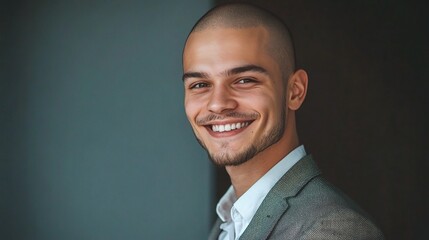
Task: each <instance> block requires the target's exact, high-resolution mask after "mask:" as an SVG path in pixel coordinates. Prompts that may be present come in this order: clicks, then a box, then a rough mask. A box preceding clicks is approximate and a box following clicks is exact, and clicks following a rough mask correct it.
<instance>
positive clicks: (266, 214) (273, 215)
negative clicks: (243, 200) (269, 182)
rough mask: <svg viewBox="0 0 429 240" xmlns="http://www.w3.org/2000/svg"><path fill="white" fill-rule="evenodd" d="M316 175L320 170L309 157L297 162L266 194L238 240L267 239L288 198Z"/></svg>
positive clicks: (286, 205) (287, 206) (284, 210)
mask: <svg viewBox="0 0 429 240" xmlns="http://www.w3.org/2000/svg"><path fill="white" fill-rule="evenodd" d="M318 175H320V170H319V169H318V168H317V166H316V163H315V162H314V161H313V159H312V157H311V155H307V156H305V157H304V158H302V159H301V160H300V161H298V162H297V163H296V164H295V165H294V166H293V167H292V168H291V169H289V171H288V172H287V173H286V174H285V175H283V177H282V178H280V180H279V181H278V182H277V183H276V184H275V185H274V187H273V188H272V189H271V190H270V192H269V193H268V194H267V196H266V197H265V199H264V201H262V203H261V206H259V208H258V210H257V211H256V213H255V216H253V218H252V220H251V221H250V224H249V226H248V227H247V228H246V230H245V231H244V233H243V234H242V235H241V237H240V239H246V240H251V239H255V240H261V239H267V238H268V236H269V235H270V233H271V231H272V230H273V228H274V226H275V225H276V223H277V222H278V220H279V219H280V217H281V216H282V215H283V214H284V213H285V212H286V211H287V209H288V208H289V204H288V202H287V200H288V198H290V197H293V196H295V195H296V194H297V193H298V192H299V191H300V190H301V189H302V188H303V187H304V186H305V184H307V183H308V182H309V181H310V180H311V179H312V178H314V177H316V176H318ZM217 236H219V233H218V234H217Z"/></svg>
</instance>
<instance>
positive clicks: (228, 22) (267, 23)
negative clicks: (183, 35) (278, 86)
mask: <svg viewBox="0 0 429 240" xmlns="http://www.w3.org/2000/svg"><path fill="white" fill-rule="evenodd" d="M253 27H263V28H264V29H266V30H267V31H268V33H269V42H268V44H266V46H264V47H265V48H266V50H267V52H268V53H269V54H270V55H271V56H272V57H273V58H274V59H275V61H276V62H277V63H278V65H279V67H280V69H281V70H282V73H283V78H284V79H285V80H287V78H288V76H289V75H290V74H291V73H293V72H294V71H295V53H294V48H293V42H292V37H291V35H290V32H289V30H288V28H287V26H286V25H285V24H284V23H283V21H282V20H281V19H280V18H278V17H277V16H275V15H273V14H272V13H271V12H268V11H267V10H265V9H262V8H259V7H256V6H253V5H249V4H242V3H233V4H225V5H220V6H218V7H215V8H213V9H211V10H210V11H208V12H207V13H206V14H205V15H204V16H202V17H201V18H200V19H199V20H198V22H197V23H196V24H195V26H194V27H193V28H192V30H191V32H190V34H189V35H191V34H192V33H194V32H200V31H204V30H209V29H215V28H232V29H242V28H253Z"/></svg>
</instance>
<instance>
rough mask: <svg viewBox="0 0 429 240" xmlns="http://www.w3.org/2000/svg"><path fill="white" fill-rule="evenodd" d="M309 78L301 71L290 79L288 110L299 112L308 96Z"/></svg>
mask: <svg viewBox="0 0 429 240" xmlns="http://www.w3.org/2000/svg"><path fill="white" fill-rule="evenodd" d="M307 86H308V76H307V73H306V72H305V71H304V70H302V69H299V70H297V71H296V72H294V73H293V74H292V76H290V77H289V81H288V88H287V89H288V108H289V109H290V110H294V111H295V110H298V109H299V107H301V104H302V103H303V102H304V99H305V96H306V95H307Z"/></svg>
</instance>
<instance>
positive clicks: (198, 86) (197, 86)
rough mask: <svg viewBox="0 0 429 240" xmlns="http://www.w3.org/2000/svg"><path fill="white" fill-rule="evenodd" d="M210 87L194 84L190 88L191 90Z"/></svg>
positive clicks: (200, 83)
mask: <svg viewBox="0 0 429 240" xmlns="http://www.w3.org/2000/svg"><path fill="white" fill-rule="evenodd" d="M208 86H209V84H208V83H204V82H197V83H194V84H192V85H190V86H189V88H190V89H199V88H206V87H208Z"/></svg>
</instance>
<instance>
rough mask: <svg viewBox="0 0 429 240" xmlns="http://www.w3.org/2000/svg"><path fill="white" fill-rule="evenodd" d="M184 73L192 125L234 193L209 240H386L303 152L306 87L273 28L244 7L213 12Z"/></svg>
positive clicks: (190, 49) (195, 36)
mask: <svg viewBox="0 0 429 240" xmlns="http://www.w3.org/2000/svg"><path fill="white" fill-rule="evenodd" d="M183 70H184V74H183V82H184V87H185V110H186V115H187V117H188V120H189V122H190V124H191V126H192V128H193V131H194V133H195V136H196V138H197V140H198V141H199V143H200V144H201V145H202V146H203V148H205V149H206V150H207V152H208V155H209V157H210V159H211V160H212V161H213V162H214V163H215V164H217V165H219V166H224V167H225V168H226V170H227V172H228V174H229V176H230V178H231V183H232V186H231V187H230V189H229V190H228V191H227V192H226V194H225V195H224V196H223V197H222V199H221V200H220V201H219V203H218V205H217V209H216V211H217V214H218V216H219V219H218V221H217V222H216V224H215V226H214V227H213V230H212V232H211V235H210V239H258V240H260V239H383V237H382V234H381V232H380V231H379V230H378V229H377V227H376V226H375V225H374V224H373V223H372V222H371V221H370V220H369V218H368V217H367V216H366V214H365V213H364V212H363V211H362V210H360V208H359V207H357V206H356V205H355V204H354V203H353V202H352V201H351V200H349V199H348V198H347V197H346V196H344V195H343V194H342V193H341V192H340V191H338V190H337V189H335V188H334V187H333V186H331V185H330V184H329V183H327V182H326V181H325V180H324V179H323V178H322V177H321V176H320V172H319V170H318V169H317V167H316V165H315V163H314V162H313V160H312V157H311V156H310V155H307V154H306V152H305V150H304V147H303V146H302V145H300V143H299V139H298V134H297V131H296V123H295V111H296V110H298V109H299V108H300V106H301V104H302V103H303V101H304V99H305V96H306V92H307V85H308V77H307V74H306V72H305V71H304V70H296V69H295V59H294V50H293V45H292V40H291V37H290V35H289V32H288V30H287V28H286V27H285V26H284V24H283V23H282V22H281V21H280V20H279V19H278V18H276V17H275V16H273V15H272V14H271V13H269V12H267V11H265V10H262V9H259V8H257V7H254V6H251V5H245V4H228V5H222V6H219V7H216V8H214V9H212V10H211V11H209V12H208V13H206V14H205V15H204V16H203V17H202V18H201V19H200V20H199V21H198V22H197V23H196V25H195V26H194V28H193V29H192V31H191V33H190V34H189V36H188V39H187V41H186V44H185V48H184V51H183Z"/></svg>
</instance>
